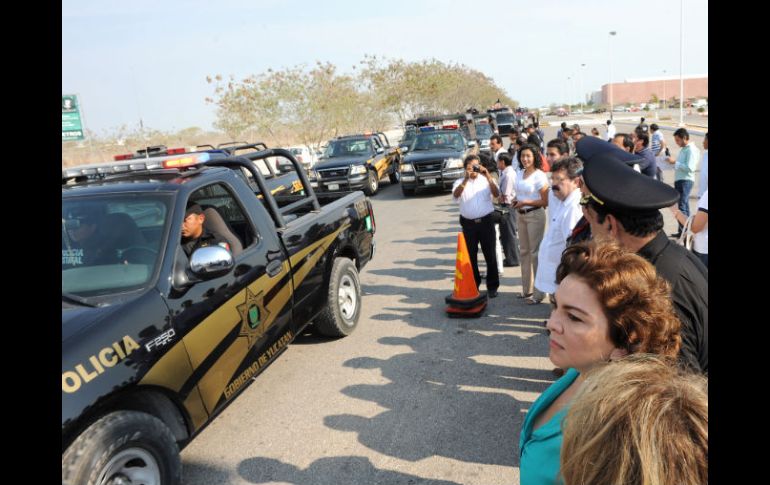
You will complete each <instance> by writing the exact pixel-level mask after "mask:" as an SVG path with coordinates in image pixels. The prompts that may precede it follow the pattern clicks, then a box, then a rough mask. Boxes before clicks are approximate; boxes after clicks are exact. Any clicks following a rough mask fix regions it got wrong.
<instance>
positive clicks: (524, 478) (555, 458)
mask: <svg viewBox="0 0 770 485" xmlns="http://www.w3.org/2000/svg"><path fill="white" fill-rule="evenodd" d="M579 375H580V373H579V372H578V371H576V370H575V369H569V370H568V371H567V372H565V373H564V375H563V376H562V377H561V379H559V380H558V381H556V382H554V383H553V384H551V386H550V387H549V388H548V389H546V390H545V392H544V393H542V394H541V395H540V397H538V398H537V400H536V401H535V402H534V404H532V407H531V408H529V411H527V417H526V418H524V425H523V426H522V427H521V436H520V437H519V470H520V472H521V485H545V484H549V485H550V484H561V483H562V482H561V480H557V479H556V476H557V475H558V473H559V453H560V450H561V438H562V434H561V421H562V419H564V416H565V415H566V414H567V409H568V407H567V406H564V407H563V408H561V409H560V410H559V412H558V413H556V414H554V415H553V416H552V417H551V419H549V420H548V422H546V423H545V424H543V425H542V426H540V427H539V428H537V430H535V431H532V427H533V426H534V425H535V418H536V417H537V416H538V415H539V414H540V413H542V412H544V411H545V410H546V409H547V408H548V406H550V405H551V403H553V402H554V401H555V400H556V398H557V397H559V396H560V395H561V393H562V392H564V391H565V390H566V389H567V388H568V387H569V386H570V385H571V384H572V383H573V382H575V379H577V377H578V376H579Z"/></svg>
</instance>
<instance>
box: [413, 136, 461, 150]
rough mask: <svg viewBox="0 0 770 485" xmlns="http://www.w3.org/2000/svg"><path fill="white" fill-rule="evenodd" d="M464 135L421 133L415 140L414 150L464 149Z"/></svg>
mask: <svg viewBox="0 0 770 485" xmlns="http://www.w3.org/2000/svg"><path fill="white" fill-rule="evenodd" d="M463 149H464V143H463V137H462V135H461V134H460V133H457V132H453V133H446V132H437V133H431V132H426V133H420V134H419V135H417V139H416V140H415V141H414V150H415V151H420V150H463Z"/></svg>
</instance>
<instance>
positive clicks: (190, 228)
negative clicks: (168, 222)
mask: <svg viewBox="0 0 770 485" xmlns="http://www.w3.org/2000/svg"><path fill="white" fill-rule="evenodd" d="M205 220H206V214H204V212H203V208H201V206H200V205H198V204H194V203H193V204H189V205H188V206H187V210H186V211H185V214H184V221H183V222H182V249H184V252H185V254H187V257H188V258H189V257H190V255H191V254H192V253H193V251H195V250H196V249H198V248H202V247H206V246H214V245H218V246H222V247H223V248H225V249H227V250H228V251H230V252H232V251H231V250H230V245H229V244H228V243H227V240H226V239H225V238H224V236H222V235H221V234H219V233H217V232H216V231H214V230H213V229H211V228H207V227H204V225H203V223H204V221H205Z"/></svg>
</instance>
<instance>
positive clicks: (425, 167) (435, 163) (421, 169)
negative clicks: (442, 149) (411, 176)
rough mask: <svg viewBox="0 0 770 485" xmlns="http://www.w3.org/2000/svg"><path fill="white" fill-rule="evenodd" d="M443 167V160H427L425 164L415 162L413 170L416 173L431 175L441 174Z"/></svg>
mask: <svg viewBox="0 0 770 485" xmlns="http://www.w3.org/2000/svg"><path fill="white" fill-rule="evenodd" d="M443 166H444V160H443V159H442V160H429V161H426V162H415V164H414V169H415V170H416V171H417V173H426V172H428V173H433V172H441V167H443Z"/></svg>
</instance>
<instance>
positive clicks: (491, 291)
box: [487, 290, 497, 298]
mask: <svg viewBox="0 0 770 485" xmlns="http://www.w3.org/2000/svg"><path fill="white" fill-rule="evenodd" d="M487 294H488V295H489V297H490V298H497V290H489V292H488V293H487Z"/></svg>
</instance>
